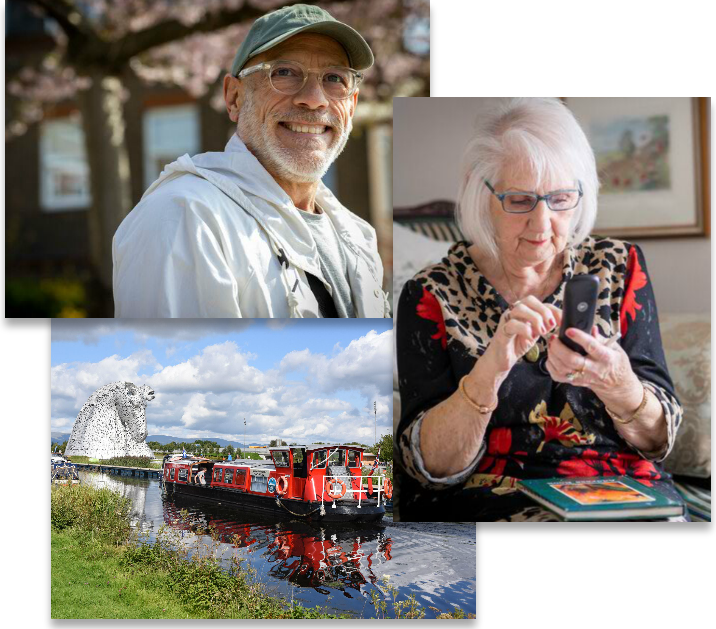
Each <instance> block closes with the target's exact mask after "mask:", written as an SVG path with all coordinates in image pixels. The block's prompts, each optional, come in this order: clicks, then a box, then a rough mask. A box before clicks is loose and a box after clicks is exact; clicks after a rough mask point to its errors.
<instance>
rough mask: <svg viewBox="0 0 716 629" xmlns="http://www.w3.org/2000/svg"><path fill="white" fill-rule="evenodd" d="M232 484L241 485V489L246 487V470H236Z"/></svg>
mask: <svg viewBox="0 0 716 629" xmlns="http://www.w3.org/2000/svg"><path fill="white" fill-rule="evenodd" d="M234 483H236V484H237V485H241V486H242V487H243V486H244V485H246V470H236V478H234Z"/></svg>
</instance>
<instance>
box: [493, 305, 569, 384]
mask: <svg viewBox="0 0 716 629" xmlns="http://www.w3.org/2000/svg"><path fill="white" fill-rule="evenodd" d="M561 322H562V311H561V310H560V309H559V308H557V307H556V306H552V305H551V304H543V303H542V302H541V301H540V300H539V299H537V298H536V297H534V296H532V295H530V296H528V297H525V299H522V300H520V301H518V302H517V303H515V305H514V306H512V308H510V309H509V310H507V311H506V312H505V313H504V314H503V315H502V317H501V318H500V322H499V324H498V325H497V331H496V332H495V336H494V337H493V339H492V342H491V343H490V345H489V347H488V351H489V352H490V354H491V357H492V360H493V361H494V365H495V367H496V369H497V371H498V372H500V373H503V374H506V373H508V372H509V371H510V370H511V369H512V367H513V366H514V365H515V363H516V362H517V361H518V360H519V359H520V358H522V356H524V355H525V354H526V353H527V352H528V351H529V350H530V349H531V348H532V346H533V345H534V344H535V343H536V342H537V339H538V338H539V337H540V336H546V335H547V334H549V333H550V332H551V331H552V330H554V329H555V328H556V327H558V326H559V325H560V323H561Z"/></svg>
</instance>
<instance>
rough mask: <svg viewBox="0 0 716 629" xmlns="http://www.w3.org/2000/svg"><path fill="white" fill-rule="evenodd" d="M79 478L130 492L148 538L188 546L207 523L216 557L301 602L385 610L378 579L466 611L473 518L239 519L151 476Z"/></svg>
mask: <svg viewBox="0 0 716 629" xmlns="http://www.w3.org/2000/svg"><path fill="white" fill-rule="evenodd" d="M80 477H81V479H82V482H83V483H88V484H92V485H94V486H97V487H108V488H110V489H113V490H115V491H118V492H120V493H121V494H122V495H124V496H126V497H127V498H130V499H131V501H132V525H133V526H134V527H135V528H138V529H141V530H142V531H144V533H145V535H146V536H147V538H148V539H149V540H152V541H153V540H154V539H155V538H156V535H157V533H158V531H159V529H160V527H162V525H164V526H165V527H166V528H167V529H168V530H169V531H170V532H172V533H175V534H177V535H178V536H179V538H180V539H181V540H182V542H183V543H186V544H187V545H189V546H192V547H193V546H194V544H196V546H199V545H200V544H206V545H209V544H210V543H211V538H210V537H209V536H208V535H205V534H201V531H202V530H206V529H207V528H209V527H212V528H213V529H214V530H215V537H216V536H218V540H219V542H218V549H219V552H220V553H221V554H222V556H223V557H226V558H228V557H230V556H231V555H233V554H238V556H239V557H240V558H241V559H243V560H244V562H245V565H248V566H250V567H251V568H253V570H254V571H255V575H256V576H255V578H256V580H258V581H261V582H262V583H265V584H266V586H267V588H268V590H269V591H270V592H271V593H272V594H275V595H278V596H283V597H285V598H286V599H287V600H293V601H294V602H296V603H301V604H302V605H304V606H305V607H315V606H317V605H320V606H322V607H327V608H328V610H329V611H330V612H331V613H336V614H347V615H351V616H355V617H357V618H361V617H362V618H375V617H377V616H380V614H379V613H377V612H376V609H375V606H374V602H373V598H375V596H380V597H382V598H383V599H384V600H386V602H387V603H388V615H389V616H390V617H393V616H394V613H393V611H392V595H391V593H390V592H389V591H388V588H387V587H386V585H385V584H386V583H388V584H389V585H390V587H391V588H396V589H397V591H398V594H397V600H398V601H403V600H405V599H407V597H408V596H410V595H414V596H415V598H416V600H417V602H418V603H419V605H420V606H421V607H423V608H424V610H425V617H426V618H434V617H435V616H436V615H437V614H439V613H441V612H450V611H452V610H453V609H454V608H455V607H459V608H461V609H462V610H463V611H464V612H465V613H466V614H468V613H469V614H475V613H476V595H475V592H476V545H475V525H474V524H442V523H425V524H419V523H403V522H400V523H398V522H393V521H392V518H391V517H390V514H388V515H387V516H386V517H385V518H384V519H383V521H382V523H380V524H377V525H376V524H369V525H366V524H362V525H356V524H352V525H351V524H343V525H335V524H323V525H319V524H311V523H307V522H304V521H295V520H284V521H281V522H278V523H277V522H275V521H268V520H261V519H257V517H256V516H254V515H251V516H249V517H247V516H243V515H242V514H241V513H240V512H239V511H238V510H237V509H236V507H223V506H222V505H219V504H215V503H210V502H202V501H195V500H189V499H187V498H182V497H179V496H177V497H173V498H167V497H164V496H163V495H162V493H161V490H160V487H159V481H157V480H144V479H135V478H129V477H122V476H110V475H109V474H106V473H89V472H81V473H80ZM197 531H199V532H198V533H197ZM227 561H228V559H227ZM371 592H372V593H373V596H371ZM436 610H439V611H436Z"/></svg>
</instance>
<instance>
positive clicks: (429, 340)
mask: <svg viewBox="0 0 716 629" xmlns="http://www.w3.org/2000/svg"><path fill="white" fill-rule="evenodd" d="M468 246H469V244H468V243H465V242H459V243H457V244H455V245H454V246H453V247H452V248H451V249H450V250H449V252H448V255H447V257H445V258H444V259H443V260H442V262H440V263H439V264H436V265H434V266H431V267H429V268H427V269H424V270H423V271H421V272H420V273H418V274H417V275H416V276H415V278H413V279H412V280H410V281H409V282H408V283H407V284H406V285H405V288H404V289H403V292H402V294H401V297H400V302H399V306H398V315H397V322H396V326H397V358H398V373H399V380H400V394H401V404H402V412H401V421H400V424H399V427H398V431H397V434H396V443H397V448H398V456H397V458H398V459H399V463H400V464H401V466H402V468H403V470H402V471H403V472H404V473H403V474H402V478H401V484H400V497H399V509H400V518H401V520H404V521H424V520H463V521H464V520H471V521H472V520H474V521H491V520H528V519H533V520H534V519H537V520H545V519H552V517H551V515H550V514H548V513H547V512H545V511H543V510H542V509H541V508H539V507H536V506H535V503H533V502H532V501H531V500H530V499H529V498H527V497H526V496H524V495H523V494H522V493H521V492H519V491H518V490H517V489H516V488H515V485H516V482H517V480H519V479H525V478H551V477H577V476H579V477H584V476H587V477H588V476H618V475H628V476H631V477H633V478H636V479H638V480H640V481H642V482H644V483H645V484H649V485H655V486H657V487H658V488H659V489H661V490H662V491H664V492H665V493H667V494H669V495H671V496H673V497H677V495H676V493H675V490H674V489H673V485H672V484H671V482H670V479H669V476H668V474H667V473H665V472H664V470H663V469H662V468H661V466H660V465H659V462H660V461H663V459H664V458H665V457H666V456H667V455H668V453H669V452H670V451H671V448H672V447H673V444H674V438H675V436H676V432H677V430H678V427H679V424H680V422H681V418H682V412H683V411H682V408H681V405H680V403H679V401H678V400H677V398H676V395H675V393H674V386H673V383H672V381H671V378H670V377H669V373H668V370H667V367H666V361H665V358H664V352H663V349H662V345H661V336H660V333H659V321H658V317H657V310H656V303H655V300H654V293H653V290H652V287H651V283H650V281H649V276H648V274H647V270H646V264H645V261H644V256H643V253H642V252H641V250H640V249H639V247H638V246H637V245H633V244H630V243H626V242H622V241H619V240H615V239H609V238H595V237H590V238H588V239H587V240H585V241H584V242H583V243H582V244H580V245H578V246H576V247H574V248H569V249H567V250H566V252H565V254H566V255H565V261H564V266H563V270H562V282H561V283H560V285H559V286H558V287H557V289H556V290H555V291H554V293H552V294H551V295H550V296H549V297H547V298H546V299H545V300H544V303H549V304H553V305H555V306H557V307H558V308H562V299H563V294H564V287H565V284H566V282H567V280H569V279H570V278H571V277H572V276H573V275H577V274H587V273H588V274H591V275H595V276H596V277H597V278H598V279H599V293H598V301H597V311H596V316H595V325H596V326H597V327H598V329H599V334H600V335H601V336H602V337H605V338H610V337H612V336H614V335H616V334H617V333H619V334H621V339H620V340H619V343H620V344H621V346H622V347H623V348H624V350H625V351H626V353H627V354H628V355H629V358H630V360H631V365H632V368H633V370H634V372H635V373H636V375H637V376H638V377H639V379H640V380H641V382H642V383H643V384H644V386H645V387H646V388H648V390H649V391H651V393H653V394H654V395H655V396H656V398H657V399H658V400H659V402H660V403H661V406H662V408H663V410H664V415H665V418H666V422H667V428H668V442H667V444H666V446H665V447H664V448H663V449H662V450H660V451H658V452H640V451H638V450H636V449H635V448H633V447H632V446H630V444H628V443H627V442H626V441H625V440H624V439H622V437H621V436H620V435H619V434H618V433H617V431H616V429H615V427H614V423H613V421H612V419H611V418H610V417H609V415H608V414H607V412H606V410H605V408H604V404H603V403H602V402H601V401H600V400H599V398H598V397H597V396H596V395H595V394H594V393H592V391H590V390H589V389H587V388H584V387H578V386H573V385H569V384H560V383H556V382H554V381H553V380H552V378H551V377H550V375H549V373H548V371H547V369H546V367H545V363H546V360H547V346H546V341H545V340H544V339H542V338H540V340H539V341H538V347H539V350H540V354H539V358H538V359H537V360H536V361H534V362H531V361H529V360H527V359H526V358H522V359H521V360H520V361H519V362H518V363H517V364H516V365H515V366H514V367H513V368H512V371H511V372H510V374H509V376H508V377H507V379H506V380H505V381H504V383H503V384H502V386H501V387H500V391H499V395H498V406H497V409H496V410H495V411H494V412H493V414H492V417H491V419H490V422H489V424H488V427H487V430H486V432H485V438H484V441H483V444H482V448H481V449H480V452H479V453H478V455H477V457H476V458H475V460H474V461H473V462H472V464H471V465H470V466H468V468H467V469H465V470H463V471H462V472H460V473H458V474H455V475H453V476H450V477H446V478H436V477H434V476H431V475H430V474H429V473H428V472H427V470H426V469H425V467H424V465H423V462H422V456H421V453H420V426H421V422H422V417H423V415H424V414H425V413H426V412H427V411H429V410H430V409H431V408H433V407H434V406H436V405H437V404H439V403H440V402H442V401H443V400H445V399H446V398H448V397H450V396H451V395H452V394H453V393H454V392H455V391H456V390H457V387H458V383H459V381H460V379H461V378H462V377H463V376H464V375H466V374H468V373H469V372H470V371H471V370H472V368H473V366H474V365H475V362H476V361H478V360H479V359H480V356H482V354H483V353H484V351H485V349H486V348H487V346H488V345H489V343H490V340H491V338H492V336H493V335H494V333H495V331H496V329H497V325H498V322H499V321H500V317H501V316H502V314H503V312H504V311H505V309H506V308H508V304H507V302H506V301H505V300H504V298H503V297H502V296H501V295H500V294H499V293H498V292H497V291H496V290H495V289H494V288H493V287H492V286H491V285H490V283H489V282H488V281H487V279H486V278H485V277H484V276H483V275H482V274H481V273H480V270H479V269H478V268H477V266H476V264H475V263H474V261H473V260H472V258H471V257H470V255H469V253H468ZM446 430H449V426H446Z"/></svg>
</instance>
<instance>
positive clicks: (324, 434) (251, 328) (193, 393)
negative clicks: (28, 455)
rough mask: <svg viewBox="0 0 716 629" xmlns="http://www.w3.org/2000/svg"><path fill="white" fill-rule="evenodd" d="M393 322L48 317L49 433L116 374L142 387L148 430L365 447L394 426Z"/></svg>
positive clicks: (63, 426) (63, 427) (66, 426)
mask: <svg viewBox="0 0 716 629" xmlns="http://www.w3.org/2000/svg"><path fill="white" fill-rule="evenodd" d="M392 347H393V341H392V321H391V320H389V319H388V320H381V319H373V320H371V319H324V320H315V319H296V320H280V321H278V320H274V321H271V320H208V319H198V320H167V319H161V320H144V321H139V320H137V321H131V320H129V321H127V320H112V319H109V320H108V319H102V320H91V319H89V320H88V319H85V320H79V319H77V320H69V319H65V320H62V319H58V320H53V321H52V353H51V369H52V404H51V406H52V418H51V425H52V430H53V431H59V432H66V433H69V432H70V430H71V428H72V424H73V423H74V420H75V418H76V416H77V413H79V411H80V409H81V408H82V405H83V404H84V402H85V401H86V400H87V398H88V397H89V396H90V395H91V394H92V393H93V392H94V391H95V390H96V389H97V388H99V387H101V386H103V385H105V384H109V383H110V382H116V381H129V382H134V383H135V384H137V385H141V384H149V385H150V386H152V387H153V388H154V390H155V391H156V398H155V399H154V400H153V401H151V402H150V403H149V404H148V406H147V423H148V429H149V434H167V435H172V436H176V437H186V438H192V437H196V438H207V437H222V438H227V439H235V440H237V441H239V440H241V441H243V421H242V419H243V417H244V416H245V417H246V419H247V423H248V440H249V441H252V442H254V441H255V442H266V441H268V440H269V439H271V438H273V437H276V436H281V437H283V438H290V439H292V440H294V441H316V440H318V441H339V440H340V441H360V442H362V443H366V444H370V443H372V442H373V434H374V415H373V401H376V402H377V406H378V433H379V436H380V434H384V433H386V432H390V430H391V429H392Z"/></svg>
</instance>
